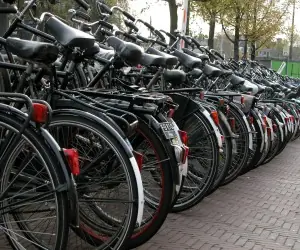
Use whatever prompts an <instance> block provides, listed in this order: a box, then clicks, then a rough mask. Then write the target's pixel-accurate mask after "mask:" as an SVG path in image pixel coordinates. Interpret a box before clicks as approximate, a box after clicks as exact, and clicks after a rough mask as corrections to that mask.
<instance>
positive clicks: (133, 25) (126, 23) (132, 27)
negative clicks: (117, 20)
mask: <svg viewBox="0 0 300 250" xmlns="http://www.w3.org/2000/svg"><path fill="white" fill-rule="evenodd" d="M124 23H125V25H126V26H127V27H129V28H130V29H132V30H134V31H135V32H138V31H139V28H138V27H136V26H135V24H134V23H133V22H131V21H128V20H124Z"/></svg>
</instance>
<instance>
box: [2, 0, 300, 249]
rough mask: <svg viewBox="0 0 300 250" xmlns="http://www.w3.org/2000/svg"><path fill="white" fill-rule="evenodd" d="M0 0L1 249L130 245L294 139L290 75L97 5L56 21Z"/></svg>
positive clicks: (297, 129) (298, 105)
mask: <svg viewBox="0 0 300 250" xmlns="http://www.w3.org/2000/svg"><path fill="white" fill-rule="evenodd" d="M4 2H5V3H7V7H3V8H0V13H2V14H7V13H10V14H11V15H12V16H13V17H14V18H13V21H12V22H11V23H10V26H9V28H8V29H7V31H6V33H5V34H4V35H3V37H0V44H1V48H2V50H1V54H0V55H1V56H0V91H1V92H0V99H1V100H0V101H1V102H0V126H1V131H2V132H1V144H0V150H1V152H0V157H1V182H0V198H1V199H0V211H1V232H2V234H3V235H4V237H3V239H2V241H7V242H8V244H10V246H12V247H13V248H14V249H132V248H136V247H139V246H141V245H142V244H144V243H145V242H147V241H148V240H149V239H151V238H152V237H153V236H154V235H155V234H156V233H157V231H158V230H159V229H160V228H161V226H162V225H163V223H164V221H165V220H166V218H167V215H168V213H171V212H174V213H176V212H182V211H185V210H188V209H190V208H192V207H194V206H195V205H197V204H199V203H200V202H201V201H202V200H203V199H204V198H205V197H206V196H208V195H210V194H211V193H212V192H214V191H215V190H216V189H217V188H218V187H220V186H222V185H226V184H228V183H230V182H231V181H233V180H234V179H235V178H237V177H238V176H240V175H241V174H244V173H246V172H247V171H250V170H252V169H254V168H256V167H258V166H260V165H263V164H266V163H268V162H270V161H271V160H272V159H273V158H274V157H275V156H276V155H278V154H279V153H281V152H282V151H283V150H284V148H285V147H286V145H287V143H288V142H290V141H292V140H295V139H297V138H298V137H299V136H300V121H299V117H300V115H299V114H300V113H299V112H300V100H299V99H298V96H299V94H300V88H299V87H298V85H297V79H292V78H289V77H286V76H281V75H279V74H277V73H276V72H275V71H273V70H271V69H268V68H267V67H265V66H263V65H260V64H259V63H257V62H255V61H247V60H244V61H240V62H236V61H234V60H225V58H223V57H222V55H220V53H218V52H217V51H215V50H208V49H207V48H206V47H203V46H201V44H200V43H199V42H198V41H197V40H196V39H194V38H192V37H189V36H185V35H182V34H180V33H176V32H175V33H174V34H171V33H169V32H166V31H163V30H157V29H155V28H154V27H153V26H152V25H150V24H149V23H147V22H145V21H143V20H141V19H136V18H135V17H134V16H132V15H131V14H130V13H128V12H127V11H125V10H123V9H121V8H120V7H117V6H114V7H112V8H110V7H109V6H107V5H106V4H105V3H104V2H103V1H101V0H98V1H96V4H95V6H91V5H89V4H88V3H86V2H85V1H84V0H76V5H78V6H77V8H76V9H70V10H69V13H68V14H69V15H68V16H69V19H68V20H64V19H62V18H61V17H58V16H55V15H54V14H52V13H48V12H46V13H42V15H41V16H40V17H36V16H34V14H33V13H34V11H33V10H34V9H35V8H36V6H37V5H36V0H29V1H27V2H25V6H24V7H23V9H22V10H19V9H18V8H17V7H16V5H15V2H14V1H13V0H4ZM50 3H51V4H56V2H55V1H54V0H50ZM92 9H93V10H97V13H98V17H97V20H96V21H92V20H91V17H90V12H91V10H92ZM116 14H117V15H118V16H119V17H120V16H122V18H123V21H122V25H121V26H122V27H116V26H115V25H113V24H111V23H110V22H109V20H110V18H111V17H112V16H114V15H116ZM25 18H31V19H32V20H33V21H34V22H35V24H36V27H32V26H29V25H27V24H26V23H25V21H24V20H25ZM139 26H143V28H142V29H148V30H149V31H150V32H151V36H150V37H145V36H142V35H141V34H140V33H139V30H140V29H141V28H140V27H139ZM20 30H25V31H27V32H30V33H31V34H32V39H31V40H21V39H19V38H16V37H14V34H15V33H16V32H19V31H20ZM167 40H168V42H167ZM182 43H184V44H185V46H184V48H182V49H178V47H179V44H182Z"/></svg>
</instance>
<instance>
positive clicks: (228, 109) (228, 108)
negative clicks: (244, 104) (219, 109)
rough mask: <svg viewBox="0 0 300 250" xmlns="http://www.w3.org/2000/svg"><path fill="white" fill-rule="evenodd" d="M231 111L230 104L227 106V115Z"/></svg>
mask: <svg viewBox="0 0 300 250" xmlns="http://www.w3.org/2000/svg"><path fill="white" fill-rule="evenodd" d="M229 111H230V107H229V105H227V106H226V115H228V114H229Z"/></svg>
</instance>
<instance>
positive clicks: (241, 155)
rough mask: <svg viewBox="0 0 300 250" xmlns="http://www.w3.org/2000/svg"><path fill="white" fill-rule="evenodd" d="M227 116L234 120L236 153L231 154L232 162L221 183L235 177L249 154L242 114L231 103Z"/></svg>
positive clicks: (230, 180)
mask: <svg viewBox="0 0 300 250" xmlns="http://www.w3.org/2000/svg"><path fill="white" fill-rule="evenodd" d="M227 116H228V117H229V118H233V119H234V121H235V131H234V133H235V134H237V135H238V136H239V137H238V138H237V139H236V145H237V153H236V154H235V155H234V156H233V159H232V164H231V166H230V168H229V171H228V174H227V176H226V177H225V179H224V181H223V182H222V185H226V184H228V183H230V182H232V181H233V180H234V179H236V178H237V177H238V176H239V175H240V173H241V172H242V170H243V169H244V168H245V166H246V164H247V160H248V156H249V150H250V149H249V132H248V129H247V125H246V121H245V120H244V119H243V116H242V115H241V114H240V113H239V112H238V111H237V110H236V108H234V107H233V106H232V105H231V106H230V109H229V111H228V115H227Z"/></svg>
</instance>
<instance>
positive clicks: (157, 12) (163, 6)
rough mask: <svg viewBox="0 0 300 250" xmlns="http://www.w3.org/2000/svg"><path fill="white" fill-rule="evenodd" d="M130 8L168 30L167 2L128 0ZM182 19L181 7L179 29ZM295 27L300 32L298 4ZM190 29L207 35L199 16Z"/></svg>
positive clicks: (205, 25)
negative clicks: (147, 7)
mask: <svg viewBox="0 0 300 250" xmlns="http://www.w3.org/2000/svg"><path fill="white" fill-rule="evenodd" d="M147 2H148V3H150V8H149V9H147V10H145V11H143V12H142V13H141V11H142V10H143V8H145V7H146V6H147ZM156 2H157V3H156ZM178 2H182V0H178ZM154 3H155V4H154ZM148 6H149V4H148ZM130 8H131V10H132V11H133V12H134V13H135V14H136V15H137V16H139V17H140V18H141V19H143V20H145V21H148V22H150V20H151V21H152V26H154V27H155V28H157V29H163V30H167V31H169V25H170V18H169V7H168V3H167V2H165V1H157V0H130ZM291 12H292V10H291V11H290V14H289V15H288V16H289V17H290V18H289V20H287V23H286V25H291V19H292V17H291V16H292V14H291ZM182 19H183V11H182V9H180V8H179V11H178V22H179V24H178V28H179V29H180V28H181V23H182ZM295 28H296V30H297V31H298V32H300V6H298V7H297V9H296V13H295ZM191 29H192V30H193V31H195V32H196V33H200V32H202V33H203V34H206V35H208V31H209V25H208V24H207V23H205V22H203V20H201V18H199V19H197V20H196V21H194V22H193V23H192V24H191ZM144 31H145V30H143V31H142V32H144ZM221 31H222V28H221V26H220V25H217V27H216V33H219V32H221ZM278 37H283V35H278Z"/></svg>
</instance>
